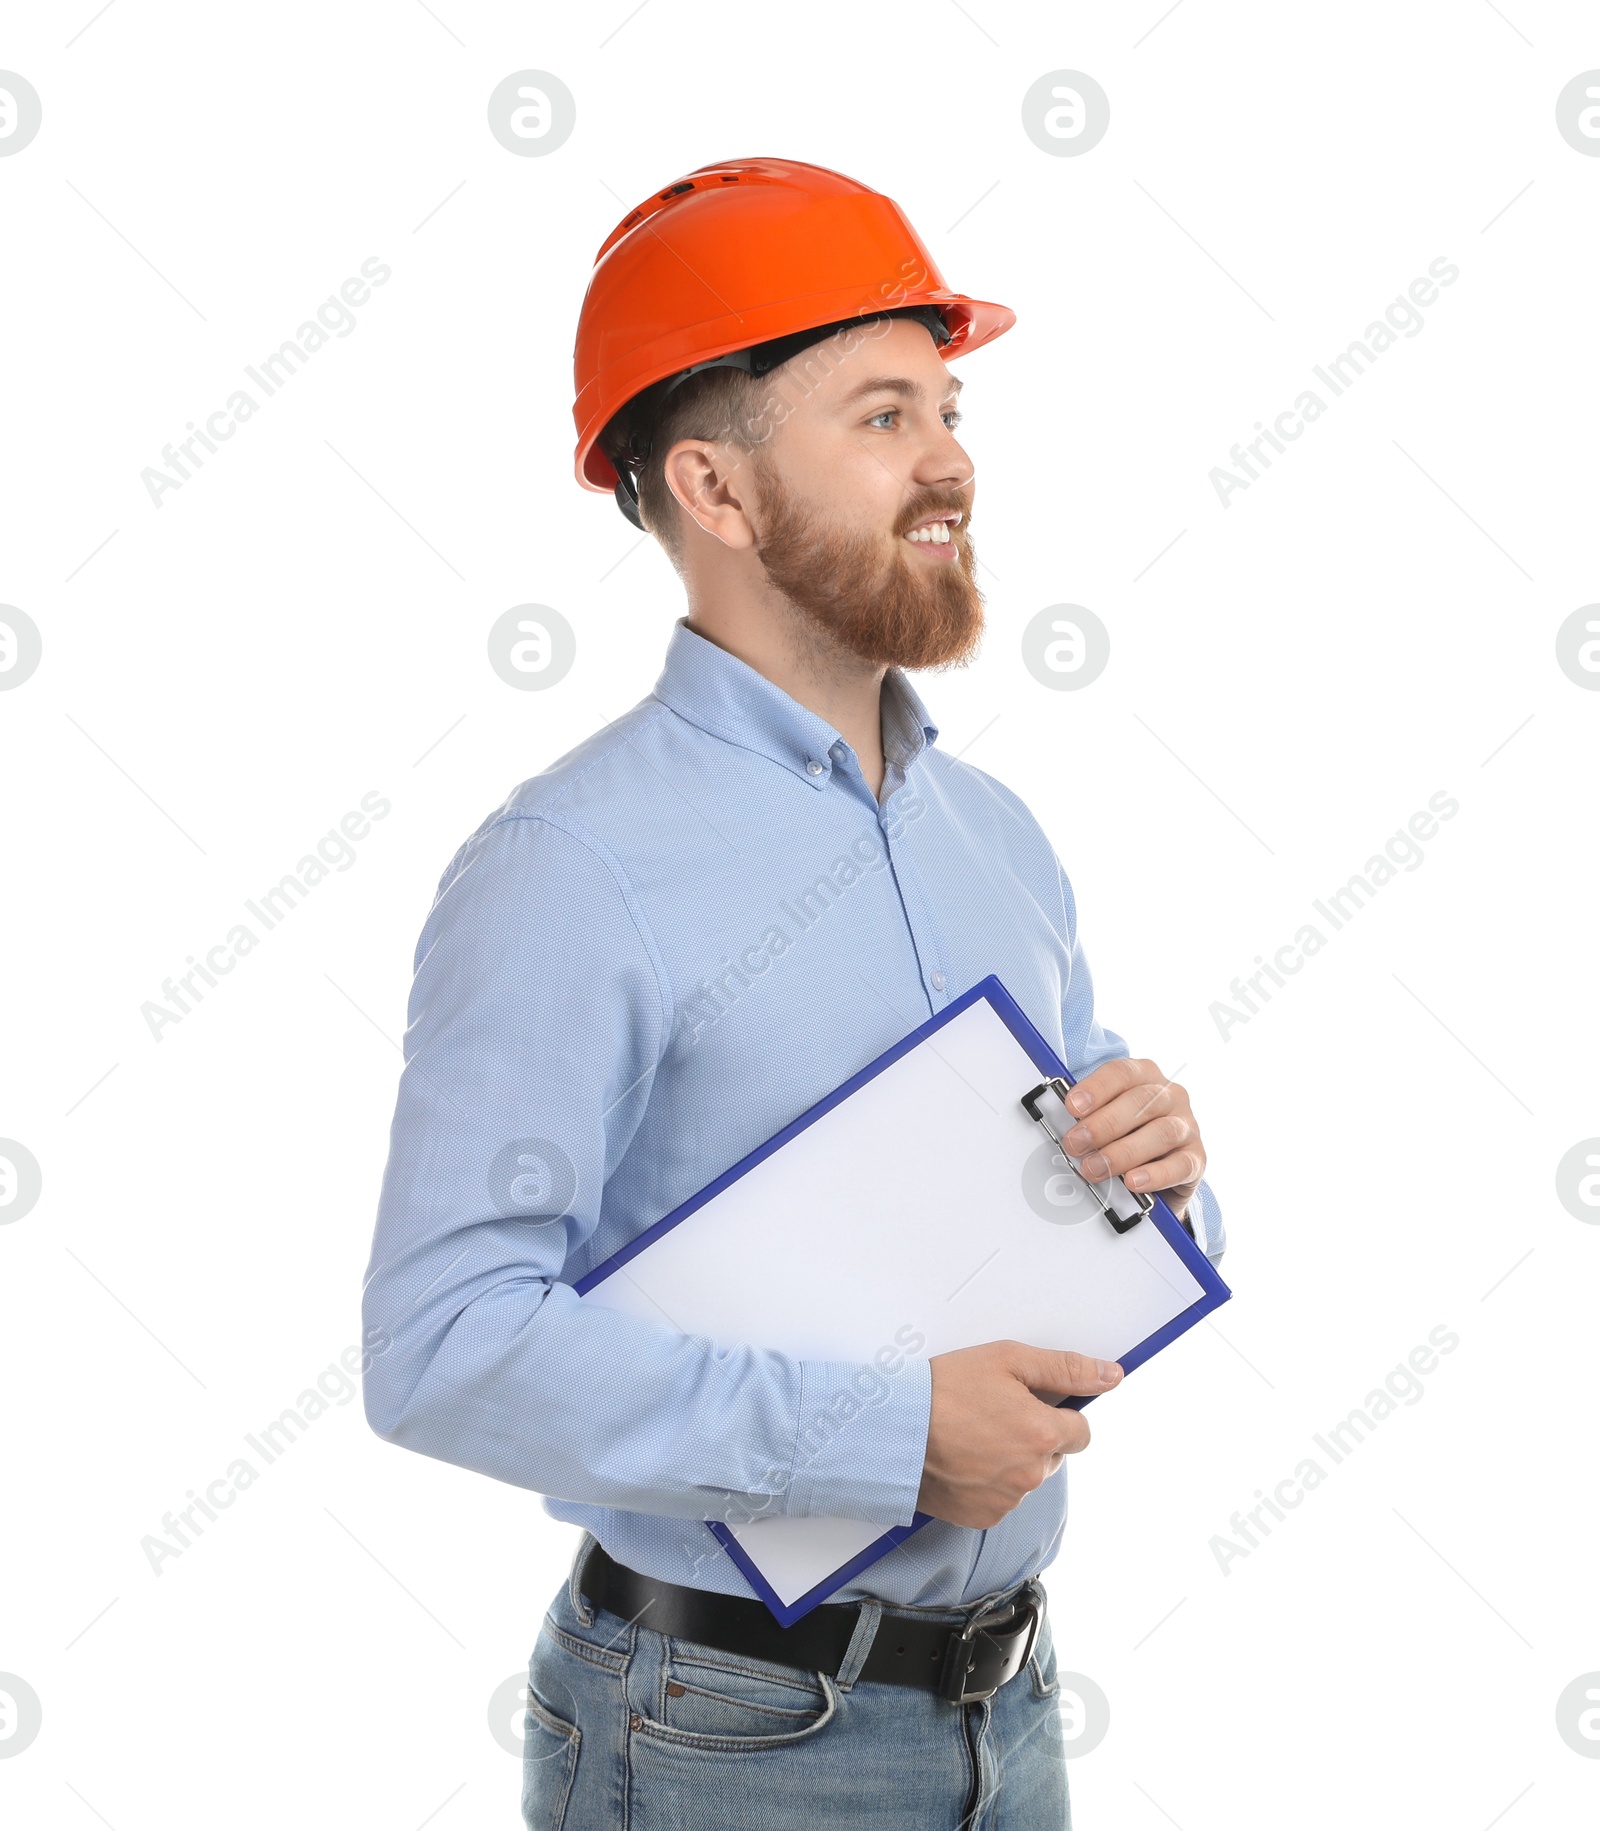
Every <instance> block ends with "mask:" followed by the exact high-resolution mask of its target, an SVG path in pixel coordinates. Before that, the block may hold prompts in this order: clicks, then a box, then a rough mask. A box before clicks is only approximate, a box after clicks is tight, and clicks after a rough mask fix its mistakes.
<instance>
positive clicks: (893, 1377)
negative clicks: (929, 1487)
mask: <svg viewBox="0 0 1600 1831" xmlns="http://www.w3.org/2000/svg"><path fill="white" fill-rule="evenodd" d="M878 1361H879V1364H877V1365H874V1364H873V1363H872V1362H870V1361H802V1362H801V1363H800V1373H801V1379H800V1428H799V1432H798V1434H797V1436H796V1439H795V1452H794V1470H793V1473H792V1474H791V1476H790V1480H789V1488H788V1498H787V1502H786V1504H785V1506H784V1512H785V1513H786V1514H787V1515H788V1516H789V1517H790V1518H806V1519H816V1518H822V1519H859V1520H865V1521H867V1522H868V1523H869V1524H873V1525H880V1526H909V1525H910V1524H911V1522H912V1520H913V1518H914V1517H915V1516H916V1511H917V1492H918V1490H919V1489H920V1488H921V1486H922V1465H923V1462H924V1460H925V1458H926V1456H927V1450H928V1419H929V1415H930V1412H931V1409H932V1405H933V1372H932V1369H931V1368H930V1367H929V1365H928V1362H927V1361H926V1360H925V1359H923V1358H921V1357H916V1358H913V1357H910V1356H903V1355H900V1354H899V1353H898V1352H896V1353H894V1354H892V1355H890V1356H889V1357H888V1358H885V1356H884V1355H881V1354H880V1356H879V1357H878ZM891 1366H894V1368H895V1370H894V1371H893V1372H890V1371H889V1370H888V1369H889V1368H890V1367H891Z"/></svg>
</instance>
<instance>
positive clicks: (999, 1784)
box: [522, 1534, 1071, 1831]
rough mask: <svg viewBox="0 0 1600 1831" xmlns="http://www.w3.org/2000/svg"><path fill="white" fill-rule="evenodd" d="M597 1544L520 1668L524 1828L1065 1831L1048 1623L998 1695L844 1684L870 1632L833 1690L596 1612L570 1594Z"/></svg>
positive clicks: (813, 1676) (827, 1680) (818, 1680)
mask: <svg viewBox="0 0 1600 1831" xmlns="http://www.w3.org/2000/svg"><path fill="white" fill-rule="evenodd" d="M591 1542H592V1541H591V1540H590V1538H589V1537H588V1535H587V1534H586V1535H585V1536H584V1539H583V1542H582V1544H581V1545H580V1547H579V1551H578V1557H577V1559H576V1560H575V1561H574V1564H573V1574H572V1576H571V1577H570V1578H569V1579H568V1582H567V1583H566V1585H565V1586H564V1587H563V1589H562V1590H561V1592H560V1594H559V1595H557V1597H556V1598H555V1600H554V1602H553V1603H552V1604H551V1606H550V1612H549V1613H548V1615H547V1616H546V1617H545V1620H544V1625H543V1627H542V1629H541V1630H540V1634H539V1639H538V1643H537V1645H536V1646H535V1647H534V1650H533V1657H532V1658H531V1659H530V1660H529V1662H528V1689H529V1693H530V1700H531V1701H530V1704H529V1707H528V1714H527V1718H526V1725H525V1727H526V1740H525V1743H524V1754H523V1786H522V1815H523V1821H524V1823H525V1825H526V1826H527V1827H528V1831H624V1828H625V1831H818V1827H819V1826H821V1827H827V1828H828V1831H832V1828H833V1827H838V1826H861V1827H863V1831H865V1828H867V1827H871V1828H872V1831H944V1828H945V1827H948V1828H949V1831H957V1828H958V1827H959V1828H960V1831H1071V1814H1070V1811H1069V1807H1068V1802H1067V1779H1066V1762H1065V1758H1064V1756H1063V1752H1062V1732H1061V1720H1060V1717H1059V1715H1058V1713H1057V1696H1056V1659H1055V1650H1054V1648H1053V1646H1052V1644H1051V1638H1050V1623H1049V1620H1048V1617H1047V1618H1046V1619H1045V1620H1044V1622H1042V1623H1041V1625H1040V1629H1039V1637H1038V1640H1037V1642H1036V1644H1035V1646H1034V1650H1033V1653H1032V1655H1031V1656H1030V1658H1029V1660H1028V1664H1027V1666H1026V1667H1025V1668H1024V1669H1023V1670H1022V1671H1021V1672H1019V1673H1018V1674H1017V1675H1016V1677H1015V1678H1013V1679H1012V1680H1011V1681H1010V1683H1009V1684H1006V1685H1002V1686H1001V1688H1000V1689H999V1690H998V1691H997V1692H995V1694H994V1695H993V1697H991V1698H989V1699H987V1700H986V1701H984V1702H982V1703H975V1704H965V1705H956V1704H947V1703H945V1702H944V1701H943V1700H942V1699H941V1698H938V1697H936V1696H934V1694H933V1693H932V1692H931V1691H916V1690H912V1689H910V1688H908V1687H905V1686H901V1685H884V1684H877V1683H870V1682H868V1681H866V1680H858V1679H855V1678H854V1674H855V1672H856V1671H858V1670H859V1668H860V1663H861V1661H862V1660H863V1659H864V1658H865V1657H866V1651H867V1645H868V1644H870V1638H869V1635H868V1633H867V1632H865V1631H862V1632H858V1633H857V1635H856V1643H857V1644H855V1645H853V1646H852V1648H851V1653H850V1655H849V1656H847V1658H846V1661H845V1664H844V1666H843V1668H842V1669H841V1670H840V1672H839V1674H838V1676H837V1677H830V1676H829V1675H828V1674H826V1673H822V1672H802V1671H800V1670H799V1669H798V1668H796V1667H793V1666H780V1665H775V1664H772V1663H770V1662H768V1661H766V1660H759V1659H746V1658H744V1657H743V1656H742V1655H740V1654H734V1653H724V1652H722V1651H720V1650H719V1649H718V1648H715V1647H707V1646H702V1645H700V1644H699V1643H698V1642H694V1641H686V1640H673V1639H669V1638H668V1637H666V1636H664V1635H661V1634H657V1633H654V1632H652V1631H651V1630H650V1629H648V1628H646V1627H642V1626H640V1625H639V1624H637V1623H635V1622H629V1621H625V1620H623V1619H622V1618H621V1617H620V1616H617V1615H613V1614H611V1613H609V1612H608V1611H607V1610H605V1609H595V1608H593V1607H591V1605H590V1604H589V1602H588V1601H587V1600H586V1599H585V1598H584V1597H583V1596H582V1595H581V1594H580V1593H579V1591H578V1588H577V1571H578V1569H579V1566H580V1565H581V1562H582V1558H583V1555H584V1553H585V1552H586V1551H587V1550H588V1548H589V1545H590V1544H591ZM873 1606H874V1605H872V1604H868V1605H867V1607H868V1608H871V1607H873ZM904 1612H906V1613H914V1614H917V1615H921V1616H923V1617H925V1618H929V1619H933V1620H950V1621H956V1620H959V1619H961V1615H962V1611H955V1610H939V1609H918V1610H907V1611H904ZM967 1612H970V1611H967ZM893 1623H894V1617H893V1616H884V1617H883V1620H882V1627H881V1631H882V1632H884V1633H892V1632H893ZM867 1625H868V1624H864V1630H865V1627H866V1626H867ZM969 1806H970V1810H969Z"/></svg>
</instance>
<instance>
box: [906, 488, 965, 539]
mask: <svg viewBox="0 0 1600 1831" xmlns="http://www.w3.org/2000/svg"><path fill="white" fill-rule="evenodd" d="M930 515H955V516H958V517H959V526H960V529H961V530H962V531H963V532H964V531H965V530H966V527H967V525H968V523H969V522H970V521H971V519H972V503H971V501H970V499H969V498H967V497H965V496H955V495H939V494H936V493H933V492H929V493H928V494H927V495H924V496H919V497H918V498H917V499H916V501H915V502H913V503H912V504H911V505H910V507H909V508H907V509H906V510H905V511H904V512H903V513H902V515H901V517H900V522H899V525H898V527H896V529H895V532H896V533H897V534H905V533H908V532H909V531H910V530H911V529H912V528H914V527H915V526H916V525H917V523H918V522H919V521H926V520H927V519H928V517H929V516H930Z"/></svg>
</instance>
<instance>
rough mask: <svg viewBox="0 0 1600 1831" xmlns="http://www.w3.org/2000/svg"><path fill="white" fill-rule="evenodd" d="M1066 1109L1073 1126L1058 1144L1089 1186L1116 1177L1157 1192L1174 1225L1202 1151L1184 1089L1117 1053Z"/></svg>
mask: <svg viewBox="0 0 1600 1831" xmlns="http://www.w3.org/2000/svg"><path fill="white" fill-rule="evenodd" d="M1067 1110H1068V1111H1069V1112H1070V1113H1072V1114H1073V1115H1074V1117H1075V1118H1077V1119H1078V1121H1079V1123H1078V1124H1077V1125H1075V1126H1073V1128H1072V1130H1071V1131H1070V1132H1068V1133H1067V1135H1066V1136H1065V1137H1064V1138H1063V1139H1062V1141H1061V1143H1062V1147H1063V1149H1064V1150H1065V1151H1066V1153H1067V1155H1068V1156H1069V1157H1071V1158H1073V1159H1075V1160H1077V1168H1078V1169H1079V1170H1080V1171H1081V1172H1082V1173H1083V1174H1084V1175H1085V1176H1087V1177H1088V1178H1089V1180H1090V1181H1091V1182H1097V1183H1098V1182H1104V1181H1105V1179H1106V1178H1107V1177H1108V1176H1120V1177H1121V1178H1122V1180H1123V1181H1124V1182H1125V1183H1126V1184H1127V1185H1128V1187H1129V1188H1130V1189H1136V1190H1147V1191H1148V1192H1150V1193H1151V1194H1155V1193H1157V1192H1158V1191H1159V1193H1160V1195H1161V1199H1162V1200H1163V1201H1164V1202H1165V1203H1166V1204H1167V1206H1168V1207H1169V1208H1170V1209H1171V1210H1172V1212H1173V1213H1174V1214H1175V1215H1177V1217H1178V1219H1179V1220H1180V1221H1181V1220H1185V1219H1186V1218H1187V1211H1188V1207H1189V1198H1190V1197H1191V1196H1192V1195H1193V1194H1194V1192H1195V1190H1196V1189H1197V1188H1198V1187H1199V1186H1200V1179H1201V1177H1202V1176H1204V1175H1205V1173H1206V1152H1205V1146H1204V1145H1203V1144H1201V1142H1200V1128H1199V1127H1198V1126H1197V1125H1196V1124H1195V1121H1194V1114H1193V1113H1192V1112H1191V1111H1190V1110H1189V1095H1188V1091H1187V1090H1186V1089H1185V1088H1183V1087H1180V1086H1179V1085H1178V1083H1177V1082H1176V1081H1169V1080H1168V1079H1167V1078H1166V1076H1165V1075H1163V1074H1162V1072H1161V1070H1160V1069H1159V1068H1157V1067H1156V1065H1155V1063H1154V1062H1146V1061H1141V1060H1139V1059H1137V1058H1134V1057H1129V1056H1119V1057H1118V1058H1117V1059H1116V1060H1115V1061H1110V1062H1102V1063H1101V1065H1100V1066H1099V1067H1098V1068H1097V1069H1095V1071H1094V1073H1093V1074H1086V1075H1085V1076H1084V1077H1083V1079H1082V1080H1081V1081H1079V1082H1078V1084H1077V1085H1076V1086H1075V1087H1074V1088H1073V1089H1072V1090H1071V1092H1070V1093H1068V1095H1067ZM1135 1166H1137V1167H1135ZM1130 1172H1131V1174H1130Z"/></svg>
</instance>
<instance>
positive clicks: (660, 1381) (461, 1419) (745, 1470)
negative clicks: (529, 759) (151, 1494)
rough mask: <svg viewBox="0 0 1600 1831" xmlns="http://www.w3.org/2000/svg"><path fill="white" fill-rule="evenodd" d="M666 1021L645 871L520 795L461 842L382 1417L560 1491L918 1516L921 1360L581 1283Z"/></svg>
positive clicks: (647, 1502) (366, 1299)
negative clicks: (811, 1349) (703, 1319)
mask: <svg viewBox="0 0 1600 1831" xmlns="http://www.w3.org/2000/svg"><path fill="white" fill-rule="evenodd" d="M671 1017H672V1009H671V992H670V987H669V985H668V983H667V978H666V974H665V971H664V969H663V967H662V964H661V961H660V957H659V955H658V953H657V951H656V948H655V944H654V941H653V939H652V938H651V936H650V934H649V930H648V927H647V925H646V924H645V922H644V920H643V918H642V915H641V913H640V911H639V909H638V905H637V901H636V898H635V896H634V893H633V890H632V887H631V885H630V884H629V883H628V881H627V879H626V877H625V875H624V874H623V872H622V870H621V867H620V866H619V865H618V864H617V863H616V861H615V860H614V859H612V858H611V856H610V854H609V853H608V852H607V851H606V850H605V848H604V847H603V846H602V845H601V844H600V843H599V841H598V840H596V839H595V838H594V837H593V836H592V835H589V834H587V833H586V832H584V831H583V829H581V828H579V827H577V826H576V825H575V824H572V823H567V822H565V821H559V822H558V821H557V820H556V819H553V818H552V817H549V816H527V815H509V816H504V817H502V818H501V819H500V820H498V821H496V822H495V823H493V824H492V825H490V826H488V827H487V828H486V829H485V830H483V831H481V832H480V833H479V834H477V835H475V836H474V838H473V839H472V840H470V841H469V842H468V844H467V845H466V846H464V847H463V848H462V850H461V852H460V853H459V854H458V855H457V857H456V859H455V860H454V861H452V864H451V867H450V869H449V870H448V871H447V872H446V874H445V879H444V882H443V883H442V884H441V886H440V891H439V894H438V897H437V898H436V900H435V902H434V906H433V908H432V910H431V911H430V913H429V916H428V919H427V922H426V924H425V925H424V928H423V932H422V935H421V938H420V940H419V942H418V945H417V952H416V965H415V978H414V982H413V985H412V990H411V997H410V1004H409V1012H408V1023H407V1028H406V1036H405V1066H404V1069H403V1071H402V1073H401V1077H400V1085H399V1092H398V1096H397V1101H396V1107H395V1114H394V1120H393V1123H392V1126H391V1128H390V1140H389V1156H388V1162H387V1165H386V1168H385V1171H384V1177H383V1185H382V1190H381V1193H380V1197H379V1204H378V1216H377V1224H376V1228H375V1232H374V1237H373V1246H372V1255H371V1259H370V1261H369V1264H368V1268H367V1275H366V1281H365V1284H364V1287H363V1295H362V1322H363V1325H364V1326H365V1328H366V1331H367V1336H366V1339H367V1340H368V1341H369V1342H370V1343H372V1344H374V1346H375V1347H376V1352H374V1353H372V1356H371V1359H370V1363H369V1366H368V1370H367V1371H366V1373H365V1376H364V1388H363V1399H364V1405H365V1409H366V1415H367V1420H368V1423H369V1424H370V1425H371V1427H372V1428H373V1430H375V1431H376V1432H377V1433H378V1435H379V1436H381V1437H384V1438H385V1439H387V1440H388V1441H389V1442H392V1443H396V1444H399V1445H402V1446H404V1447H405V1448H407V1449H412V1450H417V1451H419V1452H420V1453H422V1454H423V1455H427V1456H434V1457H438V1458H439V1459H441V1460H443V1461H445V1462H451V1463H455V1464H457V1465H459V1466H460V1467H463V1468H469V1469H474V1470H476V1471H478V1472H479V1473H480V1474H484V1475H489V1476H492V1477H494V1478H495V1479H496V1480H499V1481H505V1482H510V1483H513V1484H515V1485H516V1486H518V1487H523V1488H529V1489H532V1490H534V1491H535V1492H537V1493H540V1494H545V1495H548V1496H550V1497H552V1498H556V1499H562V1500H568V1501H576V1502H583V1503H589V1504H594V1505H599V1506H608V1507H616V1508H622V1509H625V1510H628V1511H633V1512H641V1513H650V1514H656V1515H664V1516H668V1517H677V1518H691V1519H717V1518H721V1519H733V1520H743V1519H748V1518H751V1517H753V1516H758V1515H760V1514H763V1513H767V1514H771V1513H787V1514H820V1515H825V1516H835V1517H847V1518H855V1519H861V1520H866V1521H869V1522H872V1523H878V1524H883V1525H908V1524H909V1523H910V1522H911V1519H912V1517H913V1515H914V1513H915V1510H916V1496H917V1490H918V1487H919V1484H920V1481H921V1474H922V1463H923V1456H924V1452H925V1449H926V1443H927V1430H928V1413H929V1405H930V1401H931V1378H930V1375H929V1372H928V1367H927V1362H926V1360H925V1359H922V1360H908V1361H907V1362H906V1363H905V1365H904V1367H903V1369H897V1370H896V1377H894V1378H893V1379H886V1378H884V1377H883V1374H882V1373H881V1372H880V1371H879V1370H878V1369H877V1368H876V1367H874V1366H871V1365H858V1364H857V1363H854V1362H838V1363H835V1362H825V1361H799V1360H795V1359H791V1358H789V1357H786V1356H784V1355H781V1354H778V1353H774V1352H771V1351H768V1350H765V1349H761V1348H757V1347H751V1346H747V1345H739V1344H722V1343H717V1342H713V1341H710V1340H707V1339H705V1338H703V1337H700V1336H695V1335H691V1334H687V1333H685V1332H684V1331H682V1330H679V1329H677V1328H675V1327H673V1326H672V1325H671V1324H670V1323H668V1322H666V1321H665V1320H662V1321H659V1322H657V1321H653V1320H648V1319H644V1318H637V1317H631V1316H625V1315H623V1314H621V1313H620V1312H617V1311H612V1310H607V1309H603V1308H600V1307H599V1306H596V1305H590V1304H587V1303H585V1302H583V1301H582V1300H581V1299H580V1298H579V1296H578V1295H577V1293H576V1292H575V1291H574V1290H573V1288H572V1286H571V1284H570V1283H565V1282H563V1279H562V1274H563V1269H564V1267H565V1266H566V1265H567V1264H568V1263H569V1262H570V1261H571V1259H572V1256H573V1255H574V1254H575V1253H577V1252H578V1251H579V1250H580V1249H581V1248H582V1247H583V1246H584V1244H585V1243H586V1242H587V1241H588V1240H589V1239H590V1238H591V1236H592V1235H593V1234H594V1232H595V1229H596V1227H597V1225H598V1224H599V1220H600V1215H601V1211H602V1207H603V1204H604V1200H605V1186H606V1181H607V1178H608V1177H609V1176H610V1175H611V1173H612V1172H613V1171H614V1170H615V1168H616V1166H617V1164H618V1163H619V1162H620V1160H621V1158H622V1156H623V1154H624V1153H625V1152H626V1151H627V1150H628V1148H629V1145H630V1143H631V1142H632V1141H633V1138H634V1135H635V1133H636V1131H637V1130H638V1126H639V1121H640V1118H641V1116H642V1114H643V1113H644V1110H645V1107H646V1103H647V1102H648V1100H649V1098H650V1093H651V1087H652V1084H653V1081H654V1077H655V1075H656V1072H657V1069H658V1067H659V1064H660V1060H661V1056H662V1053H663V1050H664V1048H665V1045H666V1042H667V1039H668V1037H669V1036H670V1034H671ZM652 1218H653V1217H652Z"/></svg>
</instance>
